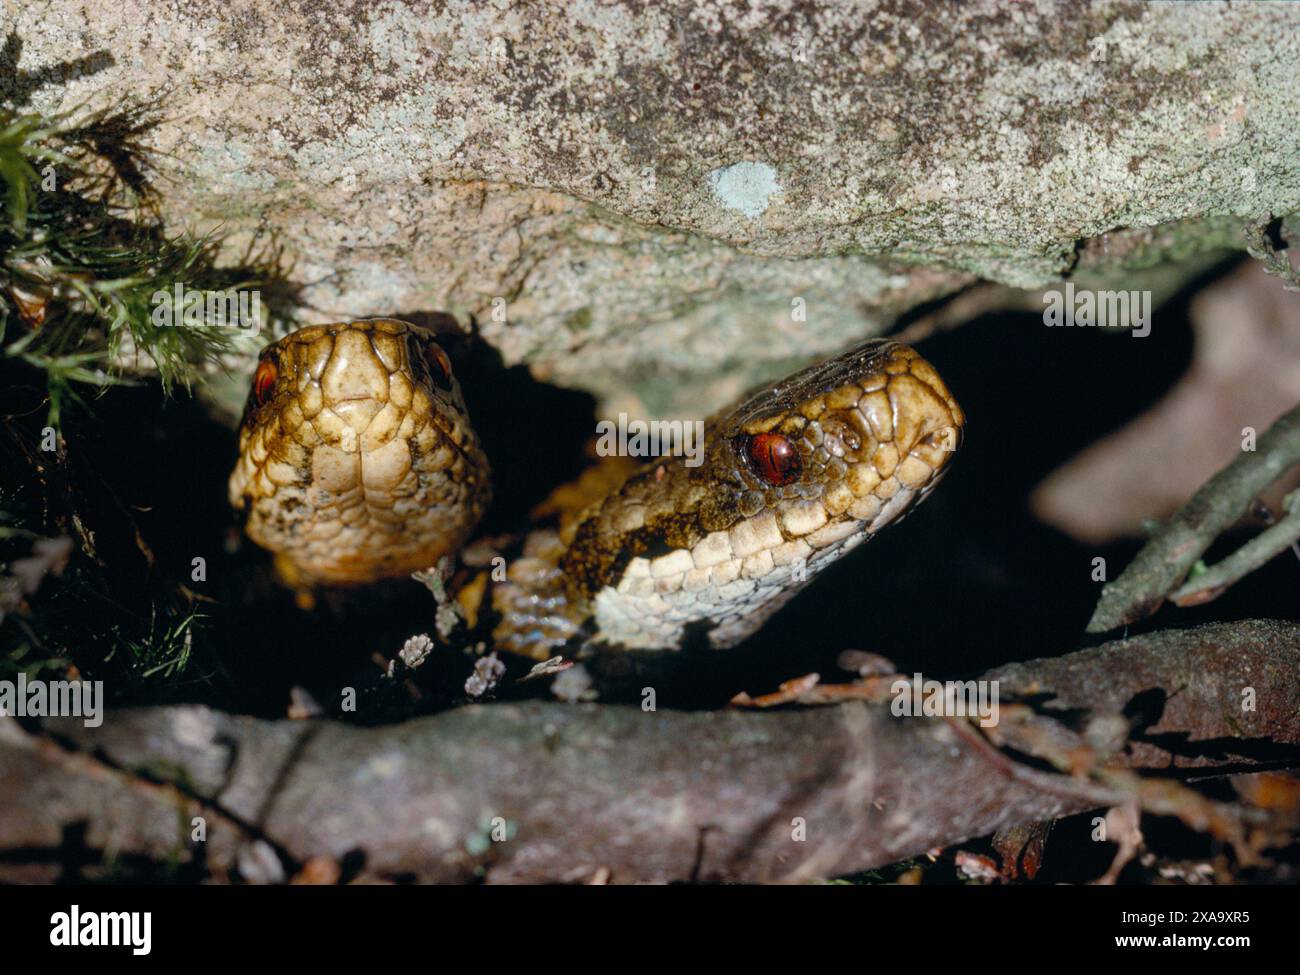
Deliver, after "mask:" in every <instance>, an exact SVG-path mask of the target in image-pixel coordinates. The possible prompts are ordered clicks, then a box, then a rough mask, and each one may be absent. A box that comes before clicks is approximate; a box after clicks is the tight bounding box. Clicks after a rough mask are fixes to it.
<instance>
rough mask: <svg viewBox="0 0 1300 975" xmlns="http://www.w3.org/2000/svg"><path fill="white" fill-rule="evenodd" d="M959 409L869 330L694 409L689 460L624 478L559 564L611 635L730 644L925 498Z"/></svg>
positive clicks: (940, 386)
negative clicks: (862, 340) (837, 349)
mask: <svg viewBox="0 0 1300 975" xmlns="http://www.w3.org/2000/svg"><path fill="white" fill-rule="evenodd" d="M964 422H965V417H964V414H963V413H962V410H961V407H960V406H958V405H957V402H956V400H954V399H953V397H952V394H951V393H950V392H949V391H948V389H947V387H946V386H945V385H944V383H943V380H942V379H940V378H939V375H938V373H936V372H935V370H934V368H933V367H932V366H930V364H929V363H927V362H926V361H925V360H924V359H922V358H921V357H920V356H919V355H918V354H917V353H916V352H915V351H913V350H912V349H910V348H908V347H906V346H903V345H899V344H897V343H894V342H890V341H885V340H875V341H871V342H868V343H866V344H864V345H862V346H860V347H858V348H856V349H854V350H852V351H850V352H846V353H844V354H842V355H839V356H836V357H834V358H832V359H829V360H827V361H825V362H821V363H818V364H817V365H815V366H811V367H809V368H807V369H804V370H802V371H800V372H797V373H795V374H793V375H791V376H788V377H786V378H785V379H783V380H781V381H779V382H776V383H773V384H771V385H769V386H767V387H765V388H763V389H761V390H759V391H757V392H755V393H753V394H752V395H750V396H749V397H747V398H745V399H744V400H742V401H741V402H740V403H739V404H738V405H736V406H735V407H733V408H731V409H729V410H726V411H723V412H722V413H720V414H718V415H716V416H715V417H713V418H712V419H710V420H708V421H706V422H705V441H706V448H705V451H704V456H703V459H702V463H699V464H698V465H697V466H691V465H689V464H688V463H686V458H683V457H673V458H666V459H663V460H660V461H658V462H655V463H653V464H651V465H648V466H647V467H646V468H644V469H643V470H641V471H639V472H638V473H636V474H635V475H633V476H632V477H631V478H629V479H628V480H627V482H626V483H625V484H624V485H623V486H622V488H620V489H619V490H618V491H616V492H614V493H613V494H611V495H610V496H609V497H608V498H606V499H605V501H604V502H603V503H602V504H601V505H600V506H599V507H598V508H596V509H594V510H593V511H592V512H590V513H589V514H588V516H587V517H586V518H585V520H584V521H583V523H582V524H581V525H580V526H579V527H578V529H577V531H576V533H575V535H574V541H573V543H572V544H571V545H570V547H569V550H568V551H567V552H566V554H565V557H564V564H565V567H566V570H568V571H569V573H570V575H571V577H572V578H573V579H575V580H577V581H578V588H579V592H580V594H581V595H582V596H585V597H586V598H588V599H590V600H592V601H593V604H594V606H595V613H596V616H597V618H598V620H599V622H600V626H601V631H602V632H603V633H605V634H610V635H612V639H614V640H616V641H617V642H621V643H622V644H624V645H626V646H630V647H643V648H656V647H673V646H677V645H679V644H680V641H681V638H682V634H683V631H684V628H685V626H686V625H688V624H693V623H699V622H705V623H706V624H708V626H709V627H710V628H711V629H710V632H709V638H710V641H711V642H712V643H713V644H714V645H715V646H728V645H730V644H733V643H736V642H738V641H739V640H741V639H743V638H744V637H745V636H748V635H749V634H750V633H751V632H753V630H755V629H757V628H758V626H760V625H761V624H762V623H763V621H764V620H765V619H766V618H767V616H768V615H770V614H771V613H772V612H773V611H774V610H775V609H776V608H778V607H779V606H781V605H782V604H783V603H784V602H785V600H786V599H788V598H789V597H790V596H792V595H793V594H794V593H795V592H797V591H798V590H799V589H800V588H801V587H802V586H803V584H804V583H806V582H807V581H809V580H810V579H811V578H812V576H813V575H814V574H815V573H816V572H818V571H820V570H821V569H823V568H825V567H826V566H827V565H829V564H830V563H831V562H833V561H834V560H835V559H837V558H838V557H840V556H841V555H843V554H845V553H847V552H848V551H850V550H851V549H853V548H854V547H855V546H857V545H858V544H859V543H861V542H863V541H865V540H866V539H867V538H869V537H871V535H873V534H874V533H875V532H877V531H879V530H880V529H881V528H883V527H884V526H885V525H887V524H889V523H891V522H893V521H897V520H898V519H899V518H900V517H902V516H903V514H904V513H906V512H907V511H908V510H909V509H910V508H911V507H912V506H913V505H914V504H915V503H916V502H917V501H919V500H920V499H922V498H923V497H925V495H926V494H928V493H929V491H930V490H931V489H933V488H934V486H935V484H936V483H938V481H939V478H940V477H941V476H942V475H943V473H944V472H945V471H946V470H947V467H948V464H949V462H950V461H951V459H952V457H953V455H954V452H955V451H956V449H957V447H958V446H959V445H960V442H961V434H962V427H963V424H964Z"/></svg>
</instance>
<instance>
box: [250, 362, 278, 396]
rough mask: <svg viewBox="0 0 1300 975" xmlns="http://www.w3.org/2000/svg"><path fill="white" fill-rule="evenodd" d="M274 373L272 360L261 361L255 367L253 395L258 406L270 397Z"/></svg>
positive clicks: (273, 384)
mask: <svg viewBox="0 0 1300 975" xmlns="http://www.w3.org/2000/svg"><path fill="white" fill-rule="evenodd" d="M275 375H276V370H275V363H273V362H263V363H262V364H261V365H259V366H258V367H257V376H256V377H254V379H253V396H254V397H255V398H256V399H257V404H258V405H259V406H261V405H262V404H263V403H265V402H266V401H267V399H269V398H270V396H271V391H272V390H273V389H274V388H275Z"/></svg>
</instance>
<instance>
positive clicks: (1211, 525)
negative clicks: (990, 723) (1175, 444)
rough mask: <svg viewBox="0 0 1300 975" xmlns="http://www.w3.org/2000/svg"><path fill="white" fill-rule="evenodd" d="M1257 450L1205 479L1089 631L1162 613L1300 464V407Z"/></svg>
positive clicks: (1114, 589) (1103, 603)
mask: <svg viewBox="0 0 1300 975" xmlns="http://www.w3.org/2000/svg"><path fill="white" fill-rule="evenodd" d="M1257 448H1258V449H1257V450H1255V451H1253V452H1249V453H1243V454H1242V455H1241V456H1240V457H1238V458H1237V459H1236V460H1235V461H1233V462H1232V463H1231V464H1229V465H1228V466H1227V467H1225V468H1224V469H1223V470H1221V471H1219V473H1217V474H1215V475H1214V476H1213V477H1212V478H1210V479H1209V480H1208V481H1206V482H1205V484H1204V485H1203V486H1202V487H1201V489H1200V490H1199V491H1197V492H1196V494H1195V495H1193V497H1192V499H1191V500H1190V501H1188V502H1187V504H1185V505H1184V506H1183V507H1182V508H1181V509H1180V510H1179V511H1178V512H1177V514H1175V515H1174V516H1173V517H1172V518H1170V519H1169V521H1168V522H1167V523H1166V524H1165V525H1164V526H1163V527H1162V528H1161V529H1160V530H1159V531H1158V532H1157V533H1156V534H1155V535H1154V536H1153V537H1152V538H1151V539H1150V541H1148V542H1147V543H1146V545H1144V546H1143V547H1142V550H1141V551H1140V552H1138V554H1137V556H1136V557H1135V558H1134V559H1133V561H1132V562H1131V563H1129V566H1128V567H1127V568H1126V569H1125V570H1124V572H1123V573H1122V574H1121V575H1120V577H1119V578H1118V579H1116V580H1115V581H1114V582H1111V583H1108V584H1107V585H1106V587H1105V588H1104V589H1102V592H1101V598H1100V599H1099V600H1098V601H1097V608H1096V610H1095V611H1094V612H1093V614H1092V619H1091V620H1089V621H1088V632H1089V633H1104V632H1106V631H1107V630H1112V629H1114V628H1115V627H1117V626H1124V625H1126V624H1128V623H1132V622H1135V621H1136V620H1140V619H1142V618H1143V617H1146V616H1149V615H1151V614H1152V613H1154V612H1155V611H1156V610H1157V609H1159V608H1160V605H1161V604H1162V603H1163V602H1164V600H1165V598H1166V596H1167V595H1168V594H1169V593H1170V592H1171V591H1172V590H1173V589H1174V588H1175V587H1176V586H1178V585H1179V584H1180V583H1181V582H1182V581H1183V580H1184V579H1185V578H1186V577H1187V574H1188V573H1189V572H1190V571H1191V569H1192V567H1193V566H1194V565H1195V564H1196V562H1197V561H1198V560H1199V559H1200V557H1201V556H1202V555H1203V554H1204V552H1205V550H1206V549H1208V548H1209V547H1210V545H1211V544H1213V542H1214V540H1215V539H1216V538H1217V537H1218V536H1219V534H1220V532H1222V531H1224V530H1225V529H1226V528H1228V527H1229V526H1231V525H1232V524H1233V523H1234V522H1236V521H1237V520H1238V519H1239V518H1240V517H1241V516H1242V515H1243V514H1244V513H1245V512H1246V510H1247V509H1248V508H1249V506H1250V505H1251V503H1252V502H1253V501H1254V500H1255V498H1256V497H1257V496H1258V495H1259V494H1260V493H1261V492H1262V491H1263V490H1264V489H1265V488H1267V487H1268V486H1269V485H1270V484H1272V483H1273V482H1274V481H1276V480H1277V479H1278V478H1279V477H1281V476H1282V474H1283V473H1284V472H1285V471H1286V470H1288V469H1289V468H1290V467H1292V466H1293V465H1294V464H1296V463H1300V406H1297V407H1295V408H1294V409H1292V410H1291V411H1290V412H1289V413H1285V414H1283V416H1282V417H1281V418H1280V419H1279V420H1278V421H1277V422H1276V423H1274V424H1273V425H1272V426H1271V427H1270V428H1269V429H1268V431H1267V432H1266V433H1265V434H1264V435H1263V436H1262V437H1260V438H1259V443H1258V445H1257ZM1271 540H1272V539H1271V538H1270V542H1271ZM1252 554H1253V553H1252Z"/></svg>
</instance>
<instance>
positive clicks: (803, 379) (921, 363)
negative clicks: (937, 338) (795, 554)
mask: <svg viewBox="0 0 1300 975" xmlns="http://www.w3.org/2000/svg"><path fill="white" fill-rule="evenodd" d="M964 423H965V415H964V414H963V413H962V410H961V407H960V406H958V405H957V401H956V400H955V399H953V396H952V394H951V393H950V392H949V391H948V388H947V386H945V385H944V382H943V380H942V379H940V378H939V374H938V373H937V372H935V370H934V367H932V366H931V365H930V364H929V363H928V362H926V361H925V360H924V359H922V358H921V357H920V356H919V355H918V354H917V353H916V352H915V351H914V350H913V349H910V348H908V347H907V346H905V345H899V344H897V343H895V342H890V341H887V340H875V341H872V342H868V343H866V344H865V345H862V346H859V347H858V348H856V349H854V350H852V351H851V352H847V353H844V354H843V355H841V356H838V357H836V358H833V359H829V360H827V361H825V362H822V363H818V364H817V365H815V366H811V367H809V368H807V369H804V370H803V371H801V372H797V373H795V374H794V375H792V376H789V377H787V378H785V379H783V380H781V381H780V382H778V383H775V384H773V385H771V386H768V387H766V388H764V389H762V390H760V391H758V392H756V393H754V394H753V395H751V396H750V397H749V398H747V399H745V400H744V401H742V402H741V403H740V404H739V405H738V406H736V407H735V408H734V409H732V410H730V411H729V412H728V413H726V414H725V415H723V416H721V417H719V418H717V419H716V420H714V421H713V424H712V425H713V433H712V437H711V439H710V447H709V451H708V455H707V457H706V461H705V464H704V465H703V467H704V468H705V470H704V472H703V477H704V478H706V479H707V478H709V477H713V478H716V479H718V480H720V481H725V482H727V483H728V484H729V490H724V491H720V492H718V493H717V494H716V495H715V496H714V501H713V502H712V503H708V502H706V503H705V505H704V508H703V511H702V519H703V522H704V526H705V527H707V528H723V527H725V528H731V527H732V526H733V525H735V524H737V523H739V522H741V521H747V520H752V519H756V518H759V519H762V521H761V522H752V521H751V524H753V526H754V527H755V528H756V529H759V530H761V531H762V533H764V534H765V535H767V536H768V537H769V538H770V539H771V540H775V539H776V535H777V533H778V532H779V533H780V535H781V537H782V539H783V540H785V541H792V540H794V539H803V540H804V541H805V542H806V543H807V544H808V547H809V548H810V549H811V551H807V552H804V555H805V556H811V555H813V554H814V552H815V551H816V550H818V549H821V548H824V547H826V545H827V544H830V543H832V542H836V541H840V540H843V539H848V538H851V537H853V536H854V535H857V534H864V535H870V534H873V533H875V532H876V531H879V530H880V529H881V528H883V527H884V526H885V525H887V524H889V523H891V522H893V521H897V520H898V519H899V518H900V517H901V516H902V515H903V514H904V513H905V512H906V511H908V510H909V509H910V508H911V507H912V505H914V504H915V503H916V502H917V501H919V500H921V499H922V498H923V497H925V495H926V494H928V493H929V492H930V491H931V490H932V489H933V488H934V486H935V485H936V484H937V483H938V481H939V478H940V477H941V475H942V474H943V473H944V472H945V471H946V470H947V466H948V462H949V461H950V460H951V459H952V457H953V454H954V453H955V452H956V450H957V448H958V447H959V446H960V445H961V437H962V428H963V425H964ZM706 429H707V428H706ZM696 476H697V477H699V476H700V475H696ZM764 516H766V517H764ZM796 547H797V548H799V549H800V550H802V549H803V547H804V546H802V545H796Z"/></svg>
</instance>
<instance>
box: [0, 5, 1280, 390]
mask: <svg viewBox="0 0 1300 975" xmlns="http://www.w3.org/2000/svg"><path fill="white" fill-rule="evenodd" d="M5 5H6V10H7V11H8V16H7V21H8V22H9V24H10V27H11V30H12V32H13V33H12V34H11V42H10V46H9V48H8V51H9V53H10V55H18V56H17V57H13V58H11V60H13V61H14V62H15V66H14V70H12V71H5V72H4V73H3V75H0V87H4V88H6V89H7V90H8V93H9V94H10V96H11V97H13V96H17V97H18V98H20V99H21V98H28V97H30V99H31V101H32V102H33V103H34V104H37V105H39V106H40V107H42V108H46V109H51V108H56V107H61V108H65V109H66V108H69V107H72V106H74V105H77V104H79V103H81V102H83V101H85V100H87V99H89V100H90V104H92V105H100V104H109V103H112V102H114V101H117V100H120V99H121V98H122V97H123V96H124V95H125V94H127V93H131V92H134V93H138V94H141V95H151V94H162V95H164V96H165V99H166V101H165V104H166V115H167V120H166V122H165V123H164V124H162V125H161V126H160V127H159V128H158V129H157V130H156V131H155V133H154V142H155V144H156V145H157V146H158V148H159V149H160V150H162V151H163V152H164V153H165V154H166V155H164V156H163V157H162V158H161V162H162V166H163V169H164V171H165V174H166V176H167V177H168V180H167V181H166V182H164V183H163V184H162V187H163V189H164V193H165V196H166V204H167V210H168V213H169V214H171V215H174V217H175V218H176V219H177V220H178V221H184V222H186V223H187V224H189V225H190V226H192V227H195V228H196V229H208V228H209V227H211V226H213V225H215V224H217V223H221V224H222V225H224V227H225V229H226V231H227V232H231V233H232V246H238V244H239V243H240V241H241V239H246V238H247V235H249V234H251V233H252V232H254V231H255V230H257V229H263V230H269V231H274V232H275V233H277V234H278V235H279V236H280V237H281V238H282V239H283V240H284V242H285V243H286V244H287V245H288V247H289V251H290V254H291V256H293V257H294V258H296V261H297V264H296V276H297V277H298V278H299V279H300V280H301V281H303V282H304V283H306V284H307V286H308V287H307V289H306V292H305V297H306V300H307V301H308V303H309V305H310V307H311V314H312V316H313V317H316V318H321V319H333V318H339V317H344V316H360V315H379V314H383V315H398V316H400V315H403V314H407V315H409V314H413V313H416V312H423V311H429V310H434V309H445V310H448V311H451V312H452V313H453V314H455V315H457V316H458V317H459V318H460V319H461V320H462V321H464V322H468V321H469V320H470V319H471V317H472V318H473V320H474V321H476V322H477V323H478V326H479V327H480V329H481V332H482V334H483V336H484V337H485V338H486V339H487V340H488V341H489V342H491V343H492V344H493V345H495V346H496V347H498V348H499V349H500V350H501V351H502V353H503V355H504V357H505V359H506V361H507V362H518V361H527V362H529V363H530V364H531V365H532V366H533V368H534V369H535V371H536V372H537V373H538V374H539V375H541V376H544V377H547V378H549V379H551V380H553V381H556V382H560V383H565V384H571V385H577V386H583V387H586V388H589V389H592V390H594V391H596V392H597V393H600V394H604V395H605V396H607V397H608V396H611V395H613V396H621V397H622V399H621V400H620V402H629V403H635V402H636V401H638V400H639V402H640V404H641V405H642V406H643V407H644V408H646V409H649V410H651V411H669V410H688V411H693V412H698V411H700V410H703V409H705V408H708V407H709V406H712V405H713V404H715V403H716V402H717V401H719V400H720V399H722V398H725V397H726V396H727V395H730V394H731V393H732V392H734V391H735V389H736V388H737V387H739V386H741V385H744V384H745V383H747V382H750V381H753V380H755V379H758V378H761V377H765V376H768V375H771V374H772V373H774V372H777V371H779V370H781V369H785V368H788V367H789V365H790V364H791V362H792V361H794V360H798V359H804V358H807V357H810V356H813V355H816V354H821V353H825V352H828V351H830V350H832V349H834V348H836V347H839V346H842V345H844V344H846V343H847V342H849V341H851V340H853V339H855V338H858V337H861V336H863V335H866V334H872V333H877V332H879V331H881V330H882V329H883V328H885V327H886V326H887V325H888V324H889V323H890V322H891V321H892V320H893V319H894V318H895V317H896V316H897V315H898V314H899V313H900V312H902V311H904V310H906V309H908V308H911V307H914V306H915V305H917V304H918V303H920V302H923V301H926V300H929V299H932V298H934V297H937V296H940V295H942V294H944V293H947V292H949V291H951V290H953V289H954V288H956V287H959V286H961V285H962V284H964V283H966V282H968V281H971V280H974V279H975V278H987V279H991V280H994V281H999V282H1003V283H1005V284H1010V285H1014V286H1017V287H1041V286H1042V285H1044V284H1046V283H1049V282H1051V281H1053V280H1056V279H1058V278H1059V277H1060V276H1061V275H1062V274H1063V273H1066V272H1068V271H1069V270H1070V269H1071V268H1072V267H1073V265H1074V263H1075V261H1076V260H1077V259H1078V257H1079V254H1080V247H1079V242H1080V241H1081V240H1084V239H1087V238H1092V237H1096V236H1098V235H1101V234H1103V233H1106V232H1108V231H1112V230H1116V229H1118V228H1136V229H1137V232H1138V233H1142V232H1144V230H1145V228H1152V227H1157V226H1159V225H1162V224H1166V223H1169V222H1171V221H1182V223H1181V224H1180V225H1179V226H1180V228H1181V230H1180V233H1179V234H1178V235H1176V236H1177V237H1178V240H1177V241H1176V248H1177V250H1178V252H1179V254H1180V255H1184V256H1185V255H1186V254H1187V253H1188V252H1189V251H1190V252H1192V253H1195V252H1196V251H1197V250H1198V248H1199V249H1205V248H1208V247H1211V246H1212V247H1219V246H1221V245H1222V243H1223V242H1224V240H1223V237H1224V234H1223V227H1224V221H1225V220H1227V221H1228V223H1229V225H1230V224H1231V221H1232V220H1233V219H1235V218H1252V219H1253V218H1257V217H1258V216H1259V215H1261V214H1267V213H1274V214H1285V213H1291V212H1293V211H1296V210H1297V209H1300V126H1297V125H1296V104H1297V88H1296V80H1295V79H1296V78H1297V77H1300V7H1297V6H1293V5H1288V4H1276V5H1271V4H1234V5H1231V6H1228V5H1218V4H1215V5H1211V4H1198V5H1178V4H1150V5H1148V4H1144V3H1139V2H1113V3H1097V4H1091V5H1082V4H1075V3H1070V4H1057V3H1047V2H1039V3H1029V2H1026V3H1014V4H1013V3H1007V2H1004V0H987V2H970V3H963V4H960V5H956V4H933V3H930V2H927V0H894V2H888V3H862V4H852V5H849V4H831V3H799V2H783V0H775V2H770V3H737V2H732V0H692V2H682V3H666V4H643V3H639V2H636V0H620V2H611V3H595V2H587V3H575V4H569V5H565V6H564V7H563V8H560V7H559V6H558V5H557V6H551V5H541V4H525V3H494V4H481V3H469V2H459V3H457V2H453V3H448V4H442V5H435V7H434V9H430V10H424V9H422V8H412V7H410V6H408V5H406V4H404V3H400V2H395V0H389V2H373V3H365V4H354V5H348V6H339V7H336V6H335V5H332V4H323V3H315V2H298V3H290V2H282V3H276V4H273V5H268V4H266V3H265V2H260V0H234V2H227V0H220V2H217V0H199V2H190V3H185V4H177V5H159V4H154V3H148V2H141V0H135V2H131V0H126V2H123V0H113V2H108V0H52V2H50V3H48V4H41V5H31V4H23V3H19V2H16V0H5ZM12 38H16V39H17V41H16V42H15V41H14V40H12ZM19 46H20V47H21V50H20V51H19ZM1202 229H1204V231H1205V232H1204V233H1202ZM1229 236H1231V235H1229ZM1202 237H1203V238H1204V244H1202V243H1201V240H1202ZM1230 242H1231V243H1234V244H1236V241H1230ZM1159 256H1160V255H1159V254H1157V255H1156V257H1157V258H1158V257H1159ZM1149 258H1150V255H1149V254H1148V255H1146V257H1144V260H1145V259H1149ZM724 374H725V375H726V376H727V377H728V381H727V382H716V381H715V380H716V379H717V378H718V377H719V376H722V375H724ZM701 391H704V392H705V395H704V398H703V400H702V399H700V398H699V397H698V396H697V394H699V393H700V392H701Z"/></svg>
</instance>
